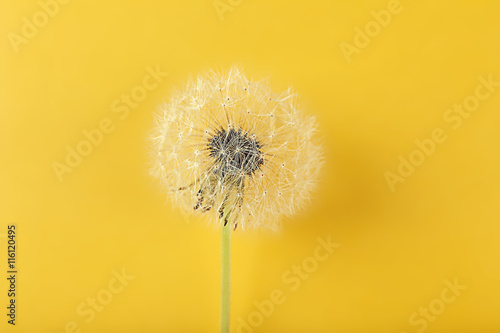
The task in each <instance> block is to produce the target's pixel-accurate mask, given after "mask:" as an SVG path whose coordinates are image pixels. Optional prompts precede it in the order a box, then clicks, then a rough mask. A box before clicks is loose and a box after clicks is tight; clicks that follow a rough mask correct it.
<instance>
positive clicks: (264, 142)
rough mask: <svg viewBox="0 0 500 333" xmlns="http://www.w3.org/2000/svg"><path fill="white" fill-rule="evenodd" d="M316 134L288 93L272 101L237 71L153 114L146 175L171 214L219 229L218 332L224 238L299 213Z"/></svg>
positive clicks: (194, 84)
mask: <svg viewBox="0 0 500 333" xmlns="http://www.w3.org/2000/svg"><path fill="white" fill-rule="evenodd" d="M316 132H317V125H316V121H315V119H314V117H311V116H307V115H305V114H304V113H303V112H302V111H301V110H300V109H299V108H298V106H297V96H296V95H295V94H294V93H292V91H291V90H290V89H288V90H287V91H285V92H283V93H281V94H275V93H273V92H272V90H271V89H270V87H269V85H268V83H267V82H266V81H252V80H249V79H247V77H246V76H245V75H244V74H243V73H242V71H241V70H240V69H238V68H236V67H233V68H231V69H230V70H229V71H228V72H227V73H216V72H210V73H208V74H205V75H201V76H198V77H197V78H196V79H195V80H193V81H191V82H190V83H188V85H187V87H186V88H185V89H184V90H182V91H178V92H176V93H174V94H173V96H172V98H171V100H170V102H168V103H165V104H164V105H162V107H161V109H160V112H159V113H158V114H157V117H156V122H155V128H154V131H153V132H152V134H151V140H152V161H153V167H152V174H153V175H154V176H155V177H156V178H157V179H158V180H159V181H160V182H161V184H162V186H163V188H164V189H165V191H166V193H167V196H168V197H170V199H171V200H172V201H173V202H174V204H175V205H176V206H178V207H181V208H183V209H184V210H185V211H188V212H195V213H204V214H206V215H208V216H210V217H211V219H210V220H211V221H213V222H214V223H216V224H217V225H220V226H222V242H223V243H222V248H223V288H222V289H223V323H222V326H223V330H224V329H228V327H229V326H228V325H229V321H228V320H229V312H228V311H229V246H230V234H231V230H235V229H237V228H241V229H245V228H270V229H273V230H276V229H277V228H278V225H279V223H280V221H281V220H282V217H283V216H291V215H292V214H294V213H295V212H296V211H297V210H299V209H301V208H302V207H304V205H305V204H306V203H307V202H308V201H309V198H310V195H311V192H312V190H313V189H314V187H315V185H316V183H317V181H318V173H319V170H320V167H321V164H322V151H321V147H320V145H319V144H318V142H317V138H316ZM224 293H227V294H226V295H225V294H224ZM226 311H227V313H225V312H226ZM224 317H227V318H224ZM224 327H225V328H224Z"/></svg>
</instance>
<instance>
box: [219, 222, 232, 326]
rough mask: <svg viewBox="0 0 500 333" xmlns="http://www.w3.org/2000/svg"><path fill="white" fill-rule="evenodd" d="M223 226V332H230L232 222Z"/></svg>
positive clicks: (221, 322)
mask: <svg viewBox="0 0 500 333" xmlns="http://www.w3.org/2000/svg"><path fill="white" fill-rule="evenodd" d="M225 222H226V225H223V226H222V237H221V245H222V258H221V259H222V279H221V280H222V293H221V296H222V298H221V321H220V324H221V327H220V331H221V333H229V309H230V297H231V223H229V222H227V217H226V221H225Z"/></svg>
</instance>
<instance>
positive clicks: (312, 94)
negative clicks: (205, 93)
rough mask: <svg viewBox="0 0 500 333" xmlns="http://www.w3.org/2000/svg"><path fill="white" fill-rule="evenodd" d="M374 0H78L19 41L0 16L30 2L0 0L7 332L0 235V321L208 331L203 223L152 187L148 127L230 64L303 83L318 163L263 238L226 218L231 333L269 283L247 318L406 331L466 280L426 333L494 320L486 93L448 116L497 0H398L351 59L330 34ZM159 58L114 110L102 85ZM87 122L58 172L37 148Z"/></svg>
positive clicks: (493, 168)
mask: <svg viewBox="0 0 500 333" xmlns="http://www.w3.org/2000/svg"><path fill="white" fill-rule="evenodd" d="M42 1H43V0H42ZM227 1H228V0H224V2H225V3H227ZM233 2H236V1H233ZM387 6H388V2H387V1H378V0H377V1H375V0H372V1H352V0H350V1H340V0H337V1H317V2H315V1H312V2H310V1H308V2H306V1H304V2H300V1H264V0H252V1H246V0H244V1H242V2H241V3H240V4H235V5H233V6H231V8H232V10H231V11H227V12H226V13H224V14H223V18H224V19H223V20H221V19H220V18H219V16H218V14H217V11H216V10H215V9H214V7H213V2H212V0H206V1H104V2H103V1H77V0H73V1H71V2H69V3H68V4H65V5H60V8H59V11H58V13H57V14H56V15H55V16H54V17H52V18H50V19H49V20H48V23H47V24H46V25H45V26H43V27H41V28H39V31H38V33H37V34H36V35H35V36H34V37H32V38H30V39H28V41H27V43H24V44H21V45H19V52H17V53H16V52H15V50H14V48H13V46H12V44H11V42H9V38H8V36H9V33H12V32H13V33H16V34H21V28H22V26H23V20H22V18H23V17H27V18H28V19H29V20H31V21H32V20H33V19H32V16H33V15H34V14H35V13H37V12H39V11H40V10H41V7H40V4H39V3H38V2H37V1H35V0H31V1H16V2H15V3H14V2H12V3H7V2H6V1H3V2H2V5H1V10H0V36H3V37H2V38H1V39H0V71H1V72H0V74H1V76H0V77H1V84H2V86H1V89H0V142H1V143H0V156H1V163H0V188H1V190H0V214H1V221H0V233H1V234H3V235H2V236H5V233H6V230H7V224H11V223H16V224H17V225H18V236H17V237H18V244H19V246H18V265H19V266H18V267H19V272H20V273H19V276H18V292H19V297H18V299H17V301H18V318H17V320H18V324H17V325H16V326H15V328H12V327H10V325H7V323H6V321H7V317H6V315H5V313H6V309H5V307H6V306H7V301H8V299H7V297H6V292H7V281H6V279H5V277H4V276H5V275H6V273H5V269H6V267H5V263H6V239H5V238H3V239H0V242H1V243H0V248H1V250H0V260H1V265H0V268H1V270H2V273H1V274H0V275H1V277H2V278H1V282H0V288H1V289H0V294H1V295H2V296H1V297H0V302H1V306H0V308H1V309H2V310H1V316H0V318H2V319H1V323H0V327H1V331H2V332H53V333H59V332H65V328H64V327H65V325H66V323H67V322H71V321H74V322H76V323H77V324H78V325H79V329H81V331H82V332H217V331H218V329H219V290H220V286H219V284H220V282H219V274H220V271H219V270H220V258H219V251H220V249H219V233H218V231H217V230H216V229H215V228H212V227H209V226H207V225H206V224H205V223H204V222H203V221H202V220H200V219H198V218H186V217H185V216H183V215H181V214H180V213H179V212H177V211H176V210H175V209H174V208H172V207H171V206H170V204H168V203H167V204H165V200H164V198H163V196H162V194H161V193H160V192H159V191H158V190H157V186H156V184H155V183H154V181H153V180H152V179H151V178H150V176H149V175H148V173H147V163H148V155H147V154H148V152H147V149H146V144H145V138H146V133H147V132H148V130H149V129H150V128H151V127H152V114H153V112H154V111H155V110H156V107H157V105H158V104H159V103H161V102H162V101H164V100H166V99H168V98H169V94H170V92H171V91H172V89H174V88H176V87H182V86H183V85H184V84H185V82H186V79H187V78H189V76H190V75H193V74H196V73H198V72H200V71H205V70H207V69H209V68H227V67H229V66H231V65H232V64H235V63H236V64H240V65H242V66H243V67H244V68H245V70H246V72H247V73H248V74H249V76H252V77H254V78H263V77H270V78H271V83H272V85H273V87H274V89H275V90H277V91H279V90H282V89H286V88H287V87H288V86H292V87H293V88H294V89H295V90H296V91H297V92H299V93H300V96H301V100H302V102H303V106H304V109H306V110H307V112H309V113H311V114H314V115H316V116H317V119H318V121H319V123H320V129H321V134H322V136H323V141H324V146H325V151H326V163H325V166H324V173H323V177H322V181H321V184H320V186H319V188H318V191H317V192H316V193H315V196H314V198H313V200H312V204H311V205H310V207H309V209H308V210H307V211H305V212H303V213H301V214H299V215H297V216H296V217H294V218H292V219H289V220H287V221H285V223H283V227H282V231H281V232H280V233H279V234H272V233H269V232H260V231H246V232H241V231H240V232H236V234H234V237H233V247H232V249H233V252H232V263H233V266H232V272H233V274H232V278H233V281H232V290H233V294H232V313H231V316H232V317H231V318H232V322H233V330H234V331H236V321H237V318H238V317H242V318H247V317H248V315H249V314H251V313H252V312H253V311H255V305H254V304H253V302H254V301H256V300H257V301H262V300H264V299H268V298H269V295H270V293H271V291H272V290H274V289H281V290H284V291H285V293H286V297H287V299H286V301H285V302H284V303H283V304H280V305H276V308H275V310H274V313H273V314H272V315H271V316H269V317H268V318H265V320H264V321H263V323H262V324H261V325H260V326H259V327H256V328H255V330H254V331H255V332H343V333H344V332H345V333H355V332H394V333H400V332H403V331H406V332H408V333H411V332H417V329H418V328H419V327H417V326H412V325H411V324H410V323H409V317H410V316H411V315H412V313H414V312H415V311H419V308H421V307H428V306H429V304H430V302H432V301H433V300H435V299H438V298H439V297H440V295H441V292H442V290H443V289H444V288H445V287H446V284H445V282H444V281H445V280H449V281H453V280H454V279H455V278H457V279H458V282H459V283H460V284H462V285H465V286H466V287H467V289H466V290H464V291H463V292H462V294H461V295H460V296H459V297H457V298H456V300H455V301H454V302H453V303H451V304H447V305H446V309H445V311H444V312H443V313H442V314H440V315H439V316H437V317H436V319H435V320H434V321H433V322H428V326H427V327H426V330H425V331H426V332H429V333H431V332H454V333H461V332H478V333H479V332H480V333H488V332H500V320H499V319H498V310H499V309H500V297H499V296H500V285H499V283H498V282H499V281H500V268H499V267H500V266H499V256H500V241H499V236H500V226H499V223H500V213H499V203H500V176H499V174H500V173H499V168H500V157H499V156H500V154H499V153H500V149H499V144H500V134H499V133H500V132H499V125H500V115H499V112H498V110H499V107H500V92H499V91H497V92H495V93H494V94H492V95H491V97H490V98H488V99H487V100H485V101H483V102H481V105H480V107H479V108H478V110H477V111H475V112H474V113H472V114H471V116H470V117H469V118H467V119H464V121H463V124H462V126H461V127H460V128H459V129H457V130H453V129H452V128H451V126H450V124H449V123H446V122H445V121H444V120H443V114H444V113H445V111H446V110H447V109H448V108H450V107H451V106H452V105H453V103H456V102H462V101H463V100H464V99H465V98H466V97H467V96H469V95H473V94H474V90H475V88H476V86H477V85H478V79H477V78H478V77H479V76H481V75H482V76H484V77H487V76H488V75H489V74H492V75H493V79H494V80H496V81H500V37H499V36H500V21H499V20H498V13H499V11H500V6H499V4H498V2H495V1H430V0H418V1H409V0H401V6H402V8H403V10H402V12H401V13H399V14H397V15H393V16H392V20H391V22H390V24H389V25H388V26H387V27H384V28H383V29H382V30H381V31H380V33H379V34H378V35H376V36H374V37H373V38H372V40H371V42H370V44H369V45H368V46H367V47H366V48H363V49H361V50H360V53H359V54H354V55H353V56H352V62H351V63H348V62H347V61H346V58H345V57H344V55H343V53H342V51H341V48H340V44H341V43H342V42H346V43H350V44H353V43H354V36H355V30H354V28H355V27H359V28H360V29H363V28H364V27H365V25H366V24H367V23H368V22H370V21H372V20H373V17H372V16H371V14H370V12H371V11H372V10H375V11H379V10H382V9H386V8H387ZM157 65H158V66H159V68H160V69H161V70H162V71H164V72H169V73H170V74H169V76H168V77H166V78H165V79H164V80H163V82H162V83H161V84H160V85H159V86H158V88H157V89H154V90H153V91H151V92H149V93H148V95H147V97H146V99H145V100H144V101H142V102H141V103H139V106H138V107H137V108H135V109H132V110H131V112H130V115H129V116H128V117H127V118H126V119H124V120H121V119H119V118H118V116H119V115H118V114H116V113H113V112H112V110H111V104H112V103H113V101H115V100H116V99H117V98H119V97H120V95H121V94H129V93H130V91H131V89H133V88H134V87H136V86H137V85H140V84H141V82H142V79H143V77H144V76H145V75H146V74H147V72H146V68H147V67H148V66H149V67H151V68H155V67H156V66H157ZM497 89H498V90H500V89H499V88H497ZM104 118H109V119H111V120H112V122H113V125H114V126H115V130H114V131H113V132H112V133H110V134H106V135H105V137H104V139H103V142H102V144H100V145H99V146H97V147H94V149H93V151H92V153H91V154H90V155H89V156H87V157H84V158H83V162H82V163H81V165H79V166H78V167H76V168H74V170H73V172H71V173H66V174H64V176H63V177H64V178H63V181H62V182H59V181H58V179H57V176H56V174H55V172H54V170H53V167H52V163H53V162H54V161H58V162H60V163H64V159H65V154H66V150H65V149H66V146H70V147H73V148H75V147H76V145H77V144H78V143H79V142H80V141H81V140H82V139H84V136H83V134H82V130H85V129H87V130H90V129H93V128H96V127H97V126H98V124H99V121H101V120H102V119H104ZM438 127H439V128H443V129H444V130H445V132H446V134H447V135H448V137H447V140H446V141H445V142H444V143H442V144H440V145H438V146H437V147H436V151H435V152H434V154H432V155H431V156H429V157H428V158H426V160H425V162H424V163H423V164H422V165H421V166H419V167H418V168H416V171H415V172H414V174H413V175H411V176H410V177H408V178H407V179H406V181H405V182H404V183H397V184H396V190H395V191H394V192H392V191H391V189H390V187H389V186H388V184H387V182H386V179H385V178H384V173H385V172H386V171H390V172H394V173H396V172H397V167H398V164H399V161H398V156H399V155H403V156H404V157H406V158H407V157H408V156H409V154H410V153H411V152H412V151H413V150H415V149H416V146H415V143H414V141H415V140H416V139H420V140H422V139H425V138H429V137H430V136H431V132H432V130H433V129H434V128H438ZM327 236H330V237H331V239H332V241H334V242H336V243H339V244H340V245H341V246H340V247H339V248H338V249H337V250H336V251H335V252H334V253H333V254H332V255H331V257H329V258H328V260H327V261H325V262H321V263H319V266H318V268H317V270H315V271H314V272H313V273H311V274H310V277H309V278H308V279H306V280H304V281H303V282H302V284H301V286H300V288H298V289H297V290H296V291H294V292H291V291H290V290H289V285H287V284H286V283H284V281H283V280H282V275H283V274H284V272H286V271H287V270H289V269H290V268H291V267H292V265H300V264H301V263H302V261H303V260H304V259H306V258H308V257H311V256H312V255H313V254H314V249H315V247H316V246H317V244H318V243H317V240H316V238H317V237H323V238H326V237H327ZM122 267H123V268H125V270H126V272H127V274H129V275H133V276H135V279H133V280H132V281H130V282H129V284H128V285H127V286H126V287H125V289H123V291H122V292H121V293H118V294H116V295H114V298H113V300H112V301H111V302H110V303H109V304H108V305H106V306H105V307H104V309H103V310H102V311H101V312H99V313H96V317H95V319H94V320H92V321H91V322H90V323H86V322H85V321H84V319H85V318H84V317H82V316H79V315H78V314H77V312H76V309H77V307H78V306H79V304H81V303H82V302H85V301H86V299H87V297H96V295H97V293H98V292H99V291H101V290H102V289H103V288H107V286H108V283H109V282H110V281H111V280H112V278H113V273H112V271H113V269H116V270H121V269H122Z"/></svg>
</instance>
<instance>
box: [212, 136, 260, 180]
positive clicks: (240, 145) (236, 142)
mask: <svg viewBox="0 0 500 333" xmlns="http://www.w3.org/2000/svg"><path fill="white" fill-rule="evenodd" d="M261 148H262V145H261V144H260V143H259V142H258V141H257V140H256V138H255V137H253V136H251V135H249V134H248V133H247V132H243V131H242V130H241V129H238V130H235V129H232V128H231V129H229V130H226V129H224V128H221V129H220V130H217V131H216V133H215V135H214V136H212V137H211V138H210V139H209V140H208V150H209V156H210V157H212V158H213V159H214V160H215V163H216V164H217V165H218V168H217V170H218V171H217V174H218V175H219V176H220V177H226V176H241V175H243V176H251V175H252V174H254V173H255V172H256V171H257V170H259V169H260V167H261V165H262V164H264V158H263V154H262V152H261V150H260V149H261Z"/></svg>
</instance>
